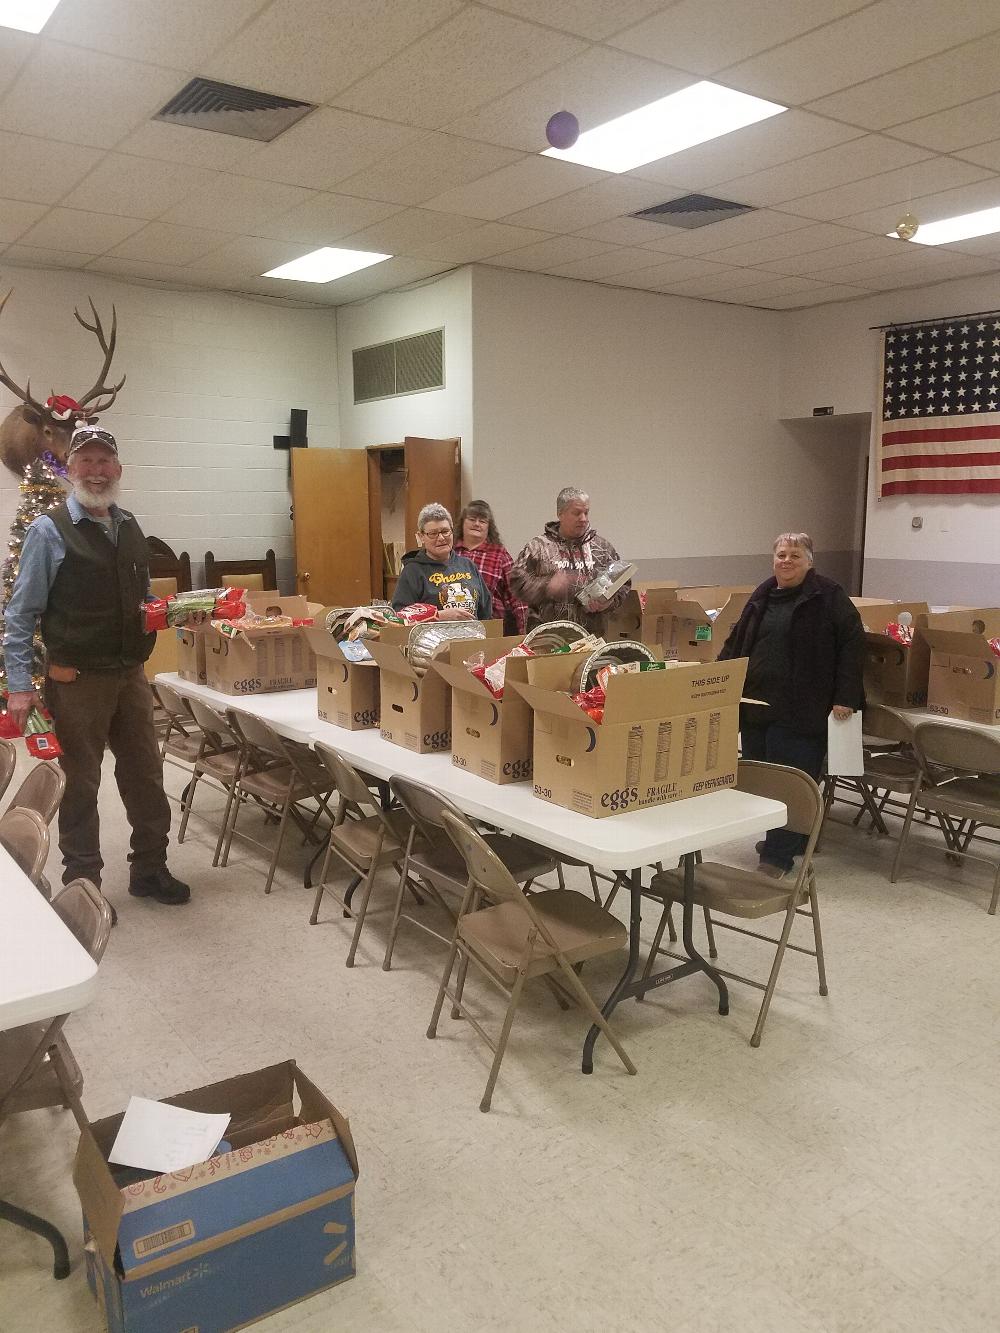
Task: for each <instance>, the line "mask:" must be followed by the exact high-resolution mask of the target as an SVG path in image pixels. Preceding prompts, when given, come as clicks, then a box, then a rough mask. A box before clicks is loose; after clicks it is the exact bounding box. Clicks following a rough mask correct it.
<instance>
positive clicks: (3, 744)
mask: <svg viewBox="0 0 1000 1333" xmlns="http://www.w3.org/2000/svg"><path fill="white" fill-rule="evenodd" d="M16 767H17V746H16V745H15V744H14V742H13V741H0V796H3V794H4V792H5V791H6V790H7V788H8V787H9V786H10V782H11V778H12V777H13V776H14V769H15V768H16Z"/></svg>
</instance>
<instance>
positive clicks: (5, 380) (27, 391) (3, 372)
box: [0, 287, 45, 416]
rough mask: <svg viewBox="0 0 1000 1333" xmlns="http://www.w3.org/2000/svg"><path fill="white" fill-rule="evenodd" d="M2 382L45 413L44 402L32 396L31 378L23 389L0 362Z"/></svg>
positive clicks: (30, 404)
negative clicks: (37, 401) (36, 400)
mask: <svg viewBox="0 0 1000 1333" xmlns="http://www.w3.org/2000/svg"><path fill="white" fill-rule="evenodd" d="M13 291H14V288H13V287H11V289H10V291H9V292H8V293H7V295H6V296H5V297H4V298H3V300H2V301H0V315H2V314H3V309H4V306H5V305H6V304H7V302H8V301H9V300H10V298H11V295H12V293H13ZM0 384H4V385H6V387H7V388H8V389H10V391H11V393H13V394H16V395H17V397H18V398H20V399H21V401H22V402H23V403H24V405H25V406H26V407H31V408H33V409H34V410H35V411H36V412H37V413H39V415H41V416H43V415H44V414H45V408H44V407H43V406H42V404H41V403H36V402H35V400H34V398H32V396H31V380H28V382H27V387H26V388H24V389H22V388H21V387H20V386H19V385H17V384H15V383H14V381H13V380H12V379H11V377H10V376H9V375H8V374H7V372H6V370H5V369H4V366H3V362H0Z"/></svg>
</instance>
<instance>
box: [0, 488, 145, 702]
mask: <svg viewBox="0 0 1000 1333" xmlns="http://www.w3.org/2000/svg"><path fill="white" fill-rule="evenodd" d="M66 508H67V509H68V510H69V516H70V518H71V519H72V520H73V522H74V523H96V524H97V526H98V527H99V528H101V530H102V531H104V532H106V533H107V535H108V540H109V541H112V542H114V543H115V545H116V546H117V544H118V529H119V528H120V527H121V525H122V523H123V522H124V520H125V519H127V518H131V515H130V514H128V513H126V511H125V510H124V509H119V508H118V506H117V505H115V504H113V505H110V506H109V513H110V515H111V528H110V530H109V529H108V528H106V527H105V526H104V524H103V523H99V522H98V520H97V519H95V518H91V517H90V515H89V514H88V513H87V511H86V509H84V507H83V505H82V504H81V503H80V501H79V500H78V499H77V498H76V496H75V495H69V496H67V498H66ZM65 557H66V546H65V544H64V542H63V539H62V537H60V535H59V529H58V528H57V527H56V525H55V524H54V523H53V522H52V519H51V518H50V517H49V516H48V514H40V515H39V516H38V518H36V519H35V521H34V522H33V523H32V524H30V526H29V527H28V530H27V532H26V533H25V534H24V543H23V545H22V547H21V563H20V564H19V566H18V570H17V578H16V579H15V581H14V591H13V592H12V593H11V595H10V601H9V602H8V603H7V606H6V608H5V610H4V613H3V616H4V636H3V651H4V659H5V661H6V665H7V688H8V689H9V690H10V691H11V692H12V693H14V692H16V691H20V690H30V689H33V688H34V687H33V685H32V681H31V668H32V664H33V662H34V649H33V647H32V640H33V638H34V634H35V625H36V624H37V623H38V618H39V616H40V615H41V614H42V612H43V611H44V610H45V608H46V606H47V605H48V601H49V590H50V589H51V587H52V585H53V583H54V582H55V578H56V575H57V574H58V572H59V566H60V565H61V564H62V562H63V560H64V559H65Z"/></svg>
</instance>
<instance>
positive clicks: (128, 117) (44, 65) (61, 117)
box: [0, 41, 184, 148]
mask: <svg viewBox="0 0 1000 1333" xmlns="http://www.w3.org/2000/svg"><path fill="white" fill-rule="evenodd" d="M84 83H85V85H86V88H87V89H88V90H89V92H90V95H88V96H83V95H82V94H81V92H80V90H81V88H82V86H83V85H84ZM183 83H184V76H183V75H182V74H180V73H178V72H176V71H173V70H169V69H158V68H157V67H156V66H154V65H142V64H139V63H138V62H137V61H133V60H119V59H118V58H117V57H116V56H106V55H102V54H100V53H98V52H96V51H91V52H88V53H87V54H86V55H83V54H81V52H80V51H78V50H77V49H76V48H75V47H72V46H61V45H59V44H57V43H56V42H47V41H42V42H41V44H40V45H39V47H38V49H37V51H36V52H35V54H34V55H33V56H32V58H31V59H30V60H29V61H28V63H27V65H25V67H24V68H23V69H22V71H21V73H20V74H19V75H18V77H17V78H16V79H15V80H14V83H13V84H12V85H11V87H10V89H9V90H8V92H7V93H6V95H5V96H4V98H3V100H2V101H0V129H5V130H13V131H14V132H15V133H17V134H35V135H39V136H40V137H41V138H46V139H58V140H59V141H60V142H61V143H79V144H86V145H88V146H90V147H93V148H112V147H113V146H114V145H115V144H116V143H117V142H118V140H119V139H121V138H122V137H123V135H125V134H127V133H128V132H129V131H130V130H132V129H134V128H135V127H136V126H137V125H139V124H140V123H141V122H142V121H143V120H146V119H147V118H148V117H149V116H151V115H153V114H154V113H155V112H157V111H158V110H159V109H160V107H161V106H162V105H163V103H164V102H165V101H166V100H167V99H168V98H169V97H171V96H173V94H174V93H175V92H177V90H178V89H179V88H180V87H181V85H182V84H183ZM57 89H62V90H64V94H63V95H62V96H60V95H59V94H58V93H57V92H56V90H57ZM66 89H74V90H77V92H76V94H75V95H73V96H67V95H65V90H66Z"/></svg>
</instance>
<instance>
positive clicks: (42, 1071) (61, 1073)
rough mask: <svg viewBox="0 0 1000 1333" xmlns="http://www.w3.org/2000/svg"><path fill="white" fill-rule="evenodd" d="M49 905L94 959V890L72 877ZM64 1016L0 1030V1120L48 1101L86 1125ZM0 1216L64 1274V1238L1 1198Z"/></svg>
mask: <svg viewBox="0 0 1000 1333" xmlns="http://www.w3.org/2000/svg"><path fill="white" fill-rule="evenodd" d="M52 909H53V911H55V912H58V913H59V915H60V917H61V918H62V919H63V921H64V922H65V923H66V925H67V926H68V927H69V929H70V930H71V931H72V932H73V934H74V935H75V936H76V938H77V939H78V940H79V941H80V943H81V944H82V945H83V947H84V948H85V949H86V950H87V952H88V953H89V954H90V956H91V957H92V958H93V959H94V961H95V962H98V963H99V962H100V961H101V958H102V957H103V955H104V950H105V949H106V947H107V943H108V939H109V937H110V935H111V907H110V905H109V904H108V903H107V902H106V901H105V900H104V898H102V897H101V894H100V891H99V890H98V889H96V888H95V887H94V886H93V884H90V883H89V882H88V881H87V880H83V879H78V880H74V881H73V882H72V883H71V884H67V885H66V887H65V888H64V889H63V890H62V891H61V892H60V893H59V894H58V896H57V897H56V898H55V900H54V901H53V903H52ZM66 1018H67V1015H66V1014H60V1015H58V1016H57V1017H55V1018H50V1019H48V1020H46V1021H45V1022H41V1023H29V1024H26V1025H24V1026H22V1027H18V1028H9V1029H8V1030H7V1031H6V1032H0V1124H2V1123H3V1121H4V1120H5V1119H6V1118H7V1117H8V1116H11V1115H16V1114H18V1113H20V1112H22V1111H33V1110H41V1109H44V1108H46V1107H53V1106H63V1107H68V1108H69V1109H70V1110H71V1111H72V1112H73V1115H74V1116H75V1118H76V1121H77V1124H79V1125H80V1126H81V1127H83V1126H85V1125H86V1124H87V1116H86V1113H85V1112H84V1109H83V1106H82V1104H81V1102H80V1094H81V1092H82V1091H83V1075H82V1074H81V1072H80V1068H79V1066H78V1064H77V1063H76V1060H75V1059H74V1057H73V1052H72V1051H71V1050H70V1048H69V1045H68V1043H67V1041H66V1038H65V1037H64V1036H63V1025H64V1023H65V1022H66ZM0 1219H6V1220H7V1221H10V1222H13V1223H14V1224H15V1225H19V1226H22V1227H24V1228H25V1229H26V1230H29V1231H32V1232H34V1233H35V1234H36V1235H40V1236H43V1237H44V1238H45V1239H46V1240H48V1241H49V1243H50V1244H51V1246H52V1249H53V1254H54V1258H55V1262H54V1267H53V1271H54V1276H55V1277H57V1278H63V1277H66V1276H67V1275H68V1274H69V1254H68V1252H67V1249H66V1242H65V1240H64V1239H63V1237H62V1235H61V1234H60V1232H59V1231H58V1230H56V1228H55V1227H53V1226H52V1225H51V1224H50V1223H48V1222H46V1221H44V1220H43V1219H42V1218H40V1217H36V1216H35V1215H34V1214H33V1213H28V1212H25V1211H24V1210H23V1209H20V1208H16V1207H14V1205H13V1204H10V1203H7V1202H6V1201H4V1200H0Z"/></svg>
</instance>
